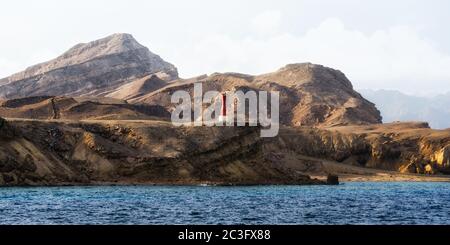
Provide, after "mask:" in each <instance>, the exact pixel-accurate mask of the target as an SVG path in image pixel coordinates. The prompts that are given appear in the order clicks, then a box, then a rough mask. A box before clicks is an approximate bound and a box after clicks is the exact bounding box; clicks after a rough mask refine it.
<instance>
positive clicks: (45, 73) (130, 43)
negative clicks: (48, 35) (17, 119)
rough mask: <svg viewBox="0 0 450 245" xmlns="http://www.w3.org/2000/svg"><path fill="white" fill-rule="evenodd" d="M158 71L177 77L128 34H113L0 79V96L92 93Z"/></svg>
mask: <svg viewBox="0 0 450 245" xmlns="http://www.w3.org/2000/svg"><path fill="white" fill-rule="evenodd" d="M153 73H161V74H164V75H165V76H166V77H168V78H169V80H171V79H175V78H177V77H178V73H177V69H176V68H175V66H173V65H172V64H170V63H168V62H166V61H164V60H163V59H161V58H160V57H159V56H158V55H156V54H154V53H152V52H151V51H150V50H149V49H148V48H146V47H144V46H142V45H141V44H139V43H138V42H137V41H136V40H135V39H134V38H133V37H132V36H131V35H129V34H114V35H111V36H108V37H106V38H103V39H100V40H96V41H93V42H89V43H81V44H78V45H76V46H74V47H73V48H71V49H70V50H68V51H67V52H65V53H64V54H62V55H61V56H59V57H57V58H56V59H54V60H51V61H48V62H45V63H42V64H38V65H35V66H32V67H29V68H27V69H26V70H25V71H23V72H19V73H17V74H14V75H12V76H10V77H7V78H4V79H1V80H0V98H3V99H5V98H6V99H13V98H20V97H29V96H88V95H89V96H95V95H100V94H102V93H108V92H109V91H111V90H113V89H115V88H118V87H120V86H122V85H124V84H126V83H128V82H130V81H133V80H136V79H138V78H142V77H144V76H148V75H150V74H153Z"/></svg>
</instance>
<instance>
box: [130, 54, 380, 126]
mask: <svg viewBox="0 0 450 245" xmlns="http://www.w3.org/2000/svg"><path fill="white" fill-rule="evenodd" d="M194 83H202V84H203V91H211V90H215V91H220V92H224V91H233V90H242V91H248V90H254V91H261V90H264V91H279V92H280V120H281V123H282V124H285V125H290V126H336V125H351V124H371V123H381V116H380V112H379V111H378V110H377V109H376V107H375V105H374V104H372V103H371V102H369V101H367V100H366V99H364V98H363V97H362V96H361V95H360V94H359V93H357V92H356V91H354V90H353V86H352V84H351V82H350V81H349V80H348V79H347V78H346V77H345V75H344V74H343V73H342V72H340V71H337V70H334V69H331V68H327V67H324V66H321V65H314V64H310V63H305V64H292V65H287V66H286V67H284V68H281V69H280V70H278V71H276V72H273V73H269V74H264V75H259V76H251V75H245V74H236V73H225V74H219V73H216V74H213V75H211V76H207V77H204V76H201V77H198V78H194V79H190V80H179V81H176V82H172V83H170V84H169V85H167V86H166V87H163V88H161V89H158V90H156V91H153V92H150V93H148V94H145V95H142V96H137V97H135V98H132V99H130V100H129V102H130V103H146V104H155V105H161V106H164V107H165V108H166V109H168V110H171V109H172V108H173V105H172V104H171V103H170V95H171V94H173V93H174V92H175V91H177V90H185V91H189V92H190V93H191V95H192V93H193V84H194Z"/></svg>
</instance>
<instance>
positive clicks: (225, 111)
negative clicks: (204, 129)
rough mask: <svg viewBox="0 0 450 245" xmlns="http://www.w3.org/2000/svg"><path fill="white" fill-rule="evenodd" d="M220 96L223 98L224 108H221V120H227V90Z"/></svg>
mask: <svg viewBox="0 0 450 245" xmlns="http://www.w3.org/2000/svg"><path fill="white" fill-rule="evenodd" d="M220 96H221V100H222V108H221V109H220V116H219V121H226V118H227V94H226V92H224V93H222V94H221V95H220Z"/></svg>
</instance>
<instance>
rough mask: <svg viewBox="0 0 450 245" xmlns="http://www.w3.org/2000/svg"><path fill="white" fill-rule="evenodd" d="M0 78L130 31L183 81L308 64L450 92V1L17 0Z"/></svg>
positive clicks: (410, 88)
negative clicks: (81, 43) (185, 79)
mask: <svg viewBox="0 0 450 245" xmlns="http://www.w3.org/2000/svg"><path fill="white" fill-rule="evenodd" d="M0 6H1V7H0V11H1V14H0V44H1V45H0V77H6V76H8V75H11V74H13V73H15V72H19V71H21V70H23V69H25V68H26V67H28V66H31V65H33V64H36V63H40V62H44V61H47V60H49V59H52V58H55V57H57V56H58V55H60V54H61V53H63V52H64V51H66V50H67V49H69V48H70V47H72V46H73V45H75V44H77V43H80V42H89V41H92V40H95V39H99V38H102V37H105V36H108V35H110V34H113V33H130V34H132V35H133V36H134V37H135V38H136V39H137V40H138V41H139V42H140V43H141V44H143V45H145V46H147V47H148V48H149V49H150V50H151V51H152V52H154V53H156V54H158V55H160V56H161V57H162V58H163V59H165V60H166V61H169V62H171V63H173V64H174V65H175V66H177V68H178V70H179V73H180V76H181V77H185V78H188V77H192V76H197V75H201V74H210V73H213V72H241V73H248V74H255V75H256V74H261V73H268V72H271V71H275V70H277V69H279V68H281V67H283V66H284V65H286V64H290V63H302V62H312V63H317V64H322V65H325V66H329V67H332V68H335V69H339V70H341V71H342V72H344V73H345V74H346V75H347V77H348V78H349V79H350V80H351V81H352V83H353V85H354V87H355V88H356V89H395V90H399V91H401V92H404V93H408V94H415V95H434V94H438V93H443V92H448V91H450V31H449V30H450V29H449V27H448V24H449V23H450V14H449V13H450V1H447V0H422V1H418V0H397V1H389V0H378V1H369V0H366V1H364V0H339V1H337V0H226V1H225V0H189V1H186V0H164V1H163V0H159V1H157V0H128V1H119V0H64V1H60V0H39V1H33V0H28V1H27V0H15V1H7V2H6V1H5V2H3V3H1V5H0Z"/></svg>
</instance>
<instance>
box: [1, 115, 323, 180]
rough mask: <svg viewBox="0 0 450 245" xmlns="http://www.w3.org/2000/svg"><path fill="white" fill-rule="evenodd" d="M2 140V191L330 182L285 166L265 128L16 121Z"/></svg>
mask: <svg viewBox="0 0 450 245" xmlns="http://www.w3.org/2000/svg"><path fill="white" fill-rule="evenodd" d="M11 124H12V125H13V127H14V128H15V136H14V138H12V139H11V138H9V139H4V138H1V137H0V186H2V185H3V186H13V185H67V184H77V185H80V184H114V183H117V184H121V183H122V184H220V185H237V184H239V185H247V184H324V182H321V181H318V180H315V179H311V178H310V177H308V176H306V175H304V174H302V173H300V172H298V171H292V170H291V169H290V168H288V167H285V166H283V164H280V163H279V162H277V160H276V158H273V157H272V156H271V155H270V154H267V153H266V152H265V151H264V149H263V147H264V142H263V140H262V138H260V137H259V129H258V128H257V127H244V128H230V127H215V128H206V127H205V128H203V127H200V128H199V127H184V128H174V127H172V126H171V124H170V123H165V122H156V121H147V122H124V121H102V122H98V123H88V122H65V123H63V122H43V121H14V122H12V123H11Z"/></svg>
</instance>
